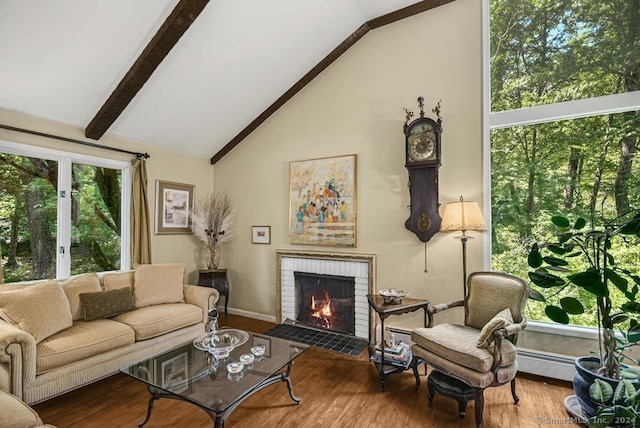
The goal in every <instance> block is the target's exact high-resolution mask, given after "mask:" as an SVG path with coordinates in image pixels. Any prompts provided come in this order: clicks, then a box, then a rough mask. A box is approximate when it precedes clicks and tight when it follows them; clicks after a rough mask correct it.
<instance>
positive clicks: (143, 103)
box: [0, 0, 416, 158]
mask: <svg viewBox="0 0 640 428" xmlns="http://www.w3.org/2000/svg"><path fill="white" fill-rule="evenodd" d="M414 3H416V0H268V1H266V0H211V1H210V2H209V4H207V6H206V7H205V8H204V10H203V12H202V13H201V14H200V16H199V17H198V18H197V19H196V20H195V22H194V23H193V24H192V25H191V27H190V28H189V29H188V30H187V31H186V33H185V34H184V36H182V38H181V39H180V40H179V41H178V43H177V44H176V46H175V47H174V48H173V49H172V50H171V51H170V52H169V54H168V55H167V57H166V58H165V59H164V61H163V62H162V63H161V64H160V66H159V67H158V68H157V69H156V70H155V72H154V73H153V74H152V76H151V78H150V79H149V80H148V81H147V83H146V84H145V85H144V86H143V87H142V89H141V90H140V92H138V94H137V95H136V96H135V97H134V98H133V101H132V102H131V103H130V104H129V105H128V106H127V107H126V108H125V109H124V111H123V112H122V114H121V115H120V116H119V117H118V119H117V120H116V121H115V122H114V123H113V125H111V127H110V128H109V129H108V130H107V134H110V135H115V136H119V137H124V138H127V139H131V140H135V141H140V142H144V143H149V144H152V145H157V146H162V147H165V148H169V149H173V150H177V151H181V152H187V153H190V154H192V155H195V156H199V157H203V158H209V157H211V156H213V155H214V154H216V153H218V151H219V150H220V149H221V148H222V147H223V146H225V145H226V144H227V143H229V141H230V140H232V139H233V138H234V137H235V136H236V135H238V133H239V132H240V131H242V130H243V129H244V128H245V127H246V126H247V125H248V124H249V123H250V122H251V121H253V120H254V119H255V118H256V117H257V116H258V115H260V114H261V113H262V112H263V111H265V110H266V109H267V108H268V107H269V106H270V105H271V104H272V103H273V102H274V101H275V100H277V99H278V97H280V96H281V95H282V94H283V93H285V92H286V91H287V90H288V89H289V88H291V87H292V86H293V85H294V84H295V83H296V82H297V81H298V80H299V79H300V78H301V77H302V76H304V75H305V74H306V73H307V72H308V71H309V70H311V69H312V68H313V67H314V66H315V65H316V64H318V63H319V62H320V61H321V60H322V59H323V58H324V57H325V56H326V55H327V54H329V53H330V52H331V51H333V50H334V49H335V48H336V47H337V46H338V45H340V43H342V42H343V41H344V40H345V39H346V38H347V37H349V35H351V34H352V33H353V32H354V31H355V30H356V29H358V27H360V26H361V25H362V24H363V23H365V22H367V21H369V20H371V19H374V18H376V17H379V16H382V15H385V14H387V13H390V12H393V11H395V10H398V9H401V8H403V7H406V6H409V5H411V4H414ZM177 4H178V0H135V1H132V0H89V1H88V0H55V1H42V0H1V1H0V108H3V109H7V110H11V111H17V112H20V113H25V114H29V115H33V116H37V117H41V118H45V119H51V120H54V121H57V122H61V123H65V124H69V125H73V126H76V127H79V128H82V129H85V128H86V127H87V125H88V124H89V123H90V122H91V120H92V119H93V117H94V116H95V115H96V113H97V112H98V111H99V110H100V108H101V107H102V105H103V104H104V103H105V101H106V100H107V98H108V97H109V96H110V95H111V93H112V92H113V90H114V89H115V88H116V86H117V85H118V83H119V82H120V80H121V79H122V78H123V77H124V76H125V74H126V73H127V71H128V70H129V68H130V67H131V65H132V64H133V63H134V62H135V60H136V59H137V58H138V56H139V55H140V54H141V52H142V51H143V49H144V48H145V46H146V45H147V44H148V43H149V41H150V40H151V39H152V38H153V36H154V34H155V33H156V32H157V31H158V29H159V28H160V26H161V25H162V23H163V22H164V21H165V19H166V18H167V17H168V16H169V14H170V13H171V11H172V10H173V9H174V7H175V6H176V5H177Z"/></svg>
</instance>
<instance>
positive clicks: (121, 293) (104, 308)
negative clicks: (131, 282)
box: [80, 287, 136, 321]
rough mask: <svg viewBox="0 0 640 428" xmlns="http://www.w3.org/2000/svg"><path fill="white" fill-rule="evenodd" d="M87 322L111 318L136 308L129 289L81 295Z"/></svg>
mask: <svg viewBox="0 0 640 428" xmlns="http://www.w3.org/2000/svg"><path fill="white" fill-rule="evenodd" d="M80 302H81V305H82V311H83V313H84V320H85V321H92V320H97V319H100V318H109V317H113V316H115V315H118V314H121V313H123V312H127V311H132V310H134V309H135V308H136V305H135V303H134V302H133V294H131V289H130V288H129V287H123V288H118V289H115V290H110V291H99V292H97V293H82V294H80Z"/></svg>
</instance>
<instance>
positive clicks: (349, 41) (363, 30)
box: [211, 0, 454, 165]
mask: <svg viewBox="0 0 640 428" xmlns="http://www.w3.org/2000/svg"><path fill="white" fill-rule="evenodd" d="M452 1H454V0H424V1H420V2H418V3H415V4H412V5H409V6H407V7H403V8H402V9H398V10H396V11H394V12H390V13H387V14H385V15H382V16H379V17H377V18H374V19H372V20H370V21H367V22H365V23H364V24H362V25H361V26H360V27H358V29H357V30H356V31H354V32H353V33H352V34H351V35H350V36H349V37H347V38H346V39H345V40H344V41H343V42H342V43H340V45H339V46H338V47H337V48H335V49H334V50H333V51H331V53H329V55H327V56H326V57H324V58H323V59H322V61H320V62H319V63H318V64H317V65H316V66H315V67H313V68H312V69H311V70H310V71H309V72H308V73H307V74H305V75H304V76H302V78H301V79H300V80H298V81H297V82H296V83H295V84H294V85H293V86H292V87H291V88H289V90H288V91H287V92H285V93H284V94H282V95H281V96H280V97H279V98H278V99H277V100H276V101H275V102H274V103H273V104H271V105H270V106H269V107H267V109H266V110H265V111H263V112H262V113H261V114H260V115H259V116H258V117H256V118H255V119H254V120H253V121H252V122H251V123H250V124H248V125H247V126H246V127H245V128H244V129H243V130H242V131H240V133H239V134H238V135H236V136H235V137H233V139H232V140H231V141H229V142H228V143H227V144H226V145H225V146H224V147H223V148H222V149H220V150H219V151H218V152H217V153H216V154H215V155H213V157H212V158H211V165H215V164H216V163H217V162H218V161H219V160H220V159H222V158H223V157H224V156H225V155H226V154H227V153H229V152H230V151H231V150H232V149H233V148H234V147H235V146H237V145H238V144H240V142H241V141H242V140H244V139H245V138H246V137H247V136H248V135H249V134H251V133H252V132H253V131H255V130H256V128H258V127H259V126H260V125H262V124H263V123H264V122H265V121H266V120H267V119H268V118H269V116H271V115H272V114H273V113H275V112H276V111H277V110H278V109H279V108H280V107H282V106H283V105H284V104H285V103H286V102H287V101H289V100H290V99H291V98H293V96H294V95H295V94H297V93H298V92H300V90H301V89H302V88H304V87H305V86H307V84H308V83H310V82H311V81H312V80H313V79H315V78H316V77H317V76H318V75H319V74H320V73H322V72H323V71H324V70H325V69H327V68H328V67H329V66H330V65H331V64H332V63H333V62H334V61H335V60H337V59H338V58H339V57H340V56H341V55H342V54H343V53H345V52H346V51H347V50H349V48H351V46H353V45H355V44H356V43H357V42H358V40H360V39H361V38H362V37H364V35H365V34H367V33H368V32H369V30H374V29H376V28H379V27H382V26H383V25H387V24H391V23H393V22H396V21H400V20H402V19H405V18H408V17H410V16H413V15H417V14H419V13H421V12H425V11H427V10H429V9H433V8H435V7H438V6H442V5H443V4H446V3H451V2H452Z"/></svg>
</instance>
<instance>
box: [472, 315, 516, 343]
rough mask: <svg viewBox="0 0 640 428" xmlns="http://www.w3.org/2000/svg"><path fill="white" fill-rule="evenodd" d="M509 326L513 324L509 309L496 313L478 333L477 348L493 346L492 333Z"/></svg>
mask: <svg viewBox="0 0 640 428" xmlns="http://www.w3.org/2000/svg"><path fill="white" fill-rule="evenodd" d="M511 324H513V317H512V316H511V310H510V309H509V308H506V309H503V310H501V311H500V312H498V313H497V314H496V315H495V316H494V317H493V318H491V319H490V320H489V322H488V323H486V324H485V326H484V327H483V328H482V330H481V331H480V336H479V337H478V343H477V346H478V348H489V347H491V345H492V344H493V332H494V331H496V330H498V329H500V328H503V327H506V326H508V325H511Z"/></svg>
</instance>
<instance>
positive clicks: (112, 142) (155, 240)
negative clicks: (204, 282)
mask: <svg viewBox="0 0 640 428" xmlns="http://www.w3.org/2000/svg"><path fill="white" fill-rule="evenodd" d="M0 123H2V124H4V125H9V126H14V127H18V128H26V129H31V130H34V131H40V132H44V133H48V134H54V135H59V136H63V137H67V138H73V139H77V140H82V141H90V142H94V140H89V139H87V138H85V137H84V132H83V130H82V129H78V128H74V127H70V126H67V125H61V124H59V123H55V122H51V121H46V120H43V119H37V118H33V117H29V116H25V115H22V114H18V113H15V112H9V111H6V110H1V109H0ZM0 140H4V141H8V142H13V143H21V144H29V145H33V146H41V147H47V148H51V149H56V150H63V151H69V152H74V153H80V154H86V155H92V156H99V157H103V158H108V159H116V160H123V161H129V160H131V159H132V157H131V155H128V154H122V153H118V152H114V151H108V150H102V149H96V148H92V147H86V146H82V145H77V144H72V143H67V142H64V141H59V140H53V139H49V138H43V137H38V136H33V135H28V134H23V133H18V132H14V131H7V130H4V129H0ZM95 142H96V143H98V144H102V145H105V146H109V147H115V148H120V149H124V150H129V151H134V152H135V151H138V152H147V153H149V155H151V157H150V159H148V161H147V175H148V180H149V209H150V212H151V213H155V210H154V207H155V181H156V179H161V180H166V181H174V182H179V183H188V184H194V185H195V193H196V198H197V197H198V195H205V194H206V193H207V192H211V191H212V190H213V167H212V166H211V164H210V162H209V159H203V158H196V157H193V156H187V155H184V154H182V153H177V152H174V151H170V150H164V149H161V148H158V147H154V146H151V145H149V144H142V143H138V142H134V141H129V140H124V139H119V138H114V137H109V136H105V137H103V138H102V139H100V140H99V141H95ZM152 225H155V219H153V220H152ZM151 233H152V238H151V254H152V261H153V262H154V263H165V262H182V263H185V265H186V270H187V278H186V280H187V281H188V282H190V283H197V280H198V273H197V271H198V269H202V268H205V267H206V263H205V261H204V259H200V258H199V257H198V255H199V254H200V253H201V251H200V250H201V245H199V243H198V241H197V240H196V239H195V238H194V237H193V235H191V234H189V235H155V234H154V231H153V230H152V231H151Z"/></svg>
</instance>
